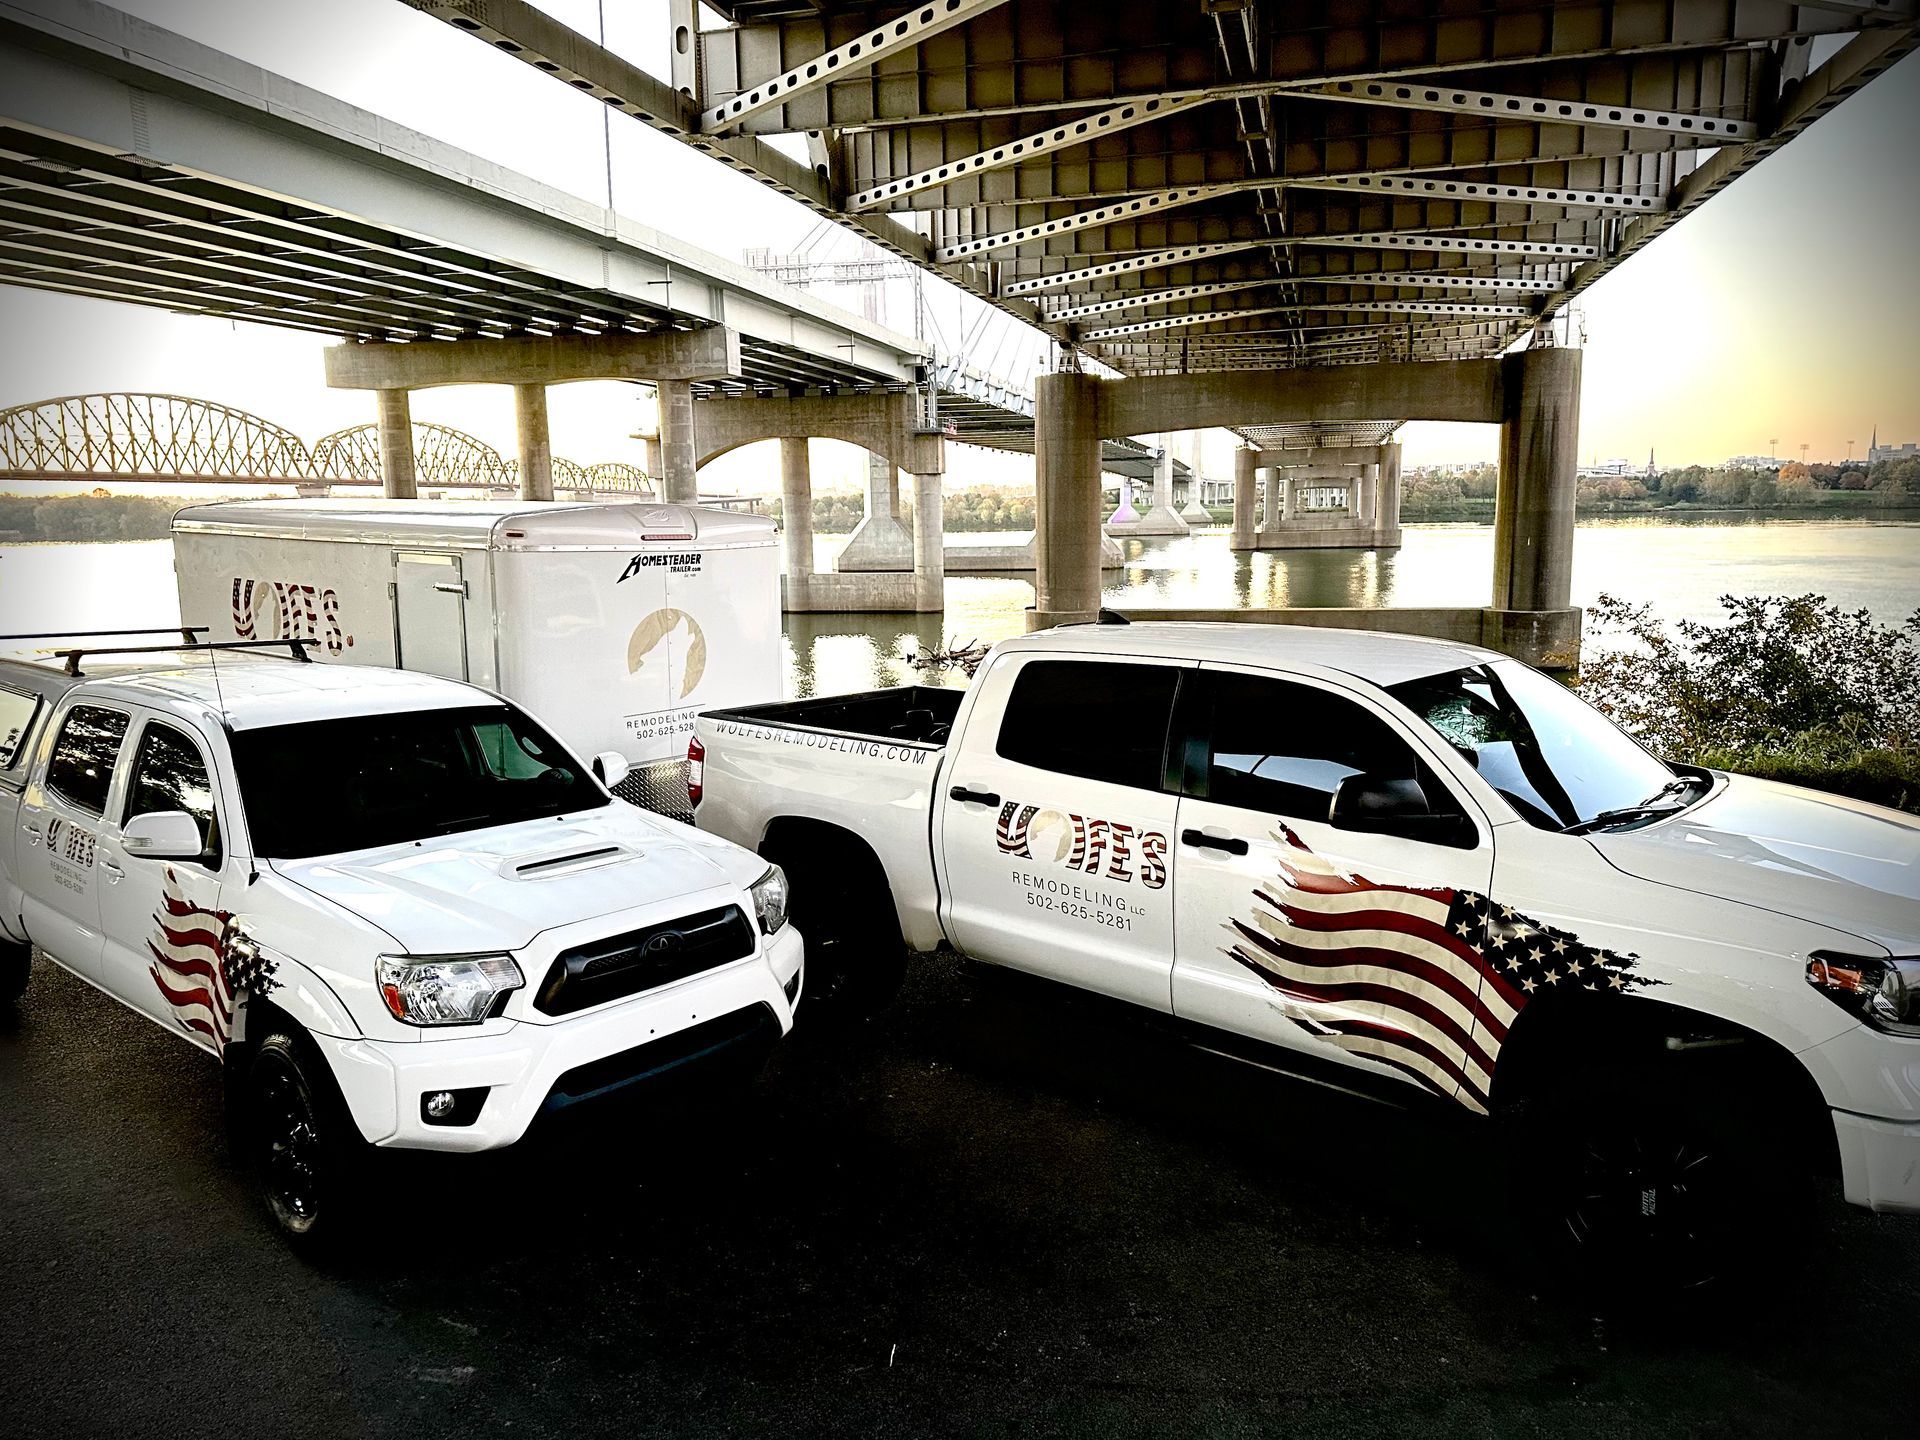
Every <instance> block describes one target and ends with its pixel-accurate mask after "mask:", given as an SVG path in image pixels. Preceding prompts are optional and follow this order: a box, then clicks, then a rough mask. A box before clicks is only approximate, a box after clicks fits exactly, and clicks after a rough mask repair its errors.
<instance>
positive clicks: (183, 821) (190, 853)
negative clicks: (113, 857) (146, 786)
mask: <svg viewBox="0 0 1920 1440" xmlns="http://www.w3.org/2000/svg"><path fill="white" fill-rule="evenodd" d="M120 848H121V849H123V850H125V851H126V852H127V854H129V855H131V856H133V857H135V858H136V859H140V860H198V859H199V858H200V857H201V856H202V855H204V854H206V853H207V840H206V837H205V836H204V835H202V834H201V833H200V822H199V821H198V820H196V819H194V818H193V816H191V815H189V814H188V813H187V812H186V811H184V810H149V811H148V812H147V813H146V814H145V815H136V816H134V817H133V818H132V819H131V820H129V821H127V824H126V828H125V829H123V830H122V831H121V832H120Z"/></svg>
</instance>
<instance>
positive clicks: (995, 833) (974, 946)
mask: <svg viewBox="0 0 1920 1440" xmlns="http://www.w3.org/2000/svg"><path fill="white" fill-rule="evenodd" d="M1186 668H1190V667H1187V666H1184V665H1182V664H1181V663H1179V662H1175V661H1139V660H1133V659H1126V660H1120V659H1112V660H1110V659H1106V658H1104V657H1096V656H1086V657H1074V658H1072V659H1060V658H1054V657H1052V656H1046V657H1042V656H1026V655H1014V656H1010V657H1008V659H1007V660H1003V661H1001V662H1000V663H998V664H996V665H994V666H993V667H992V668H991V669H990V670H989V671H988V672H987V674H985V675H983V676H982V677H981V678H980V680H979V681H978V682H977V683H978V684H979V685H980V686H981V687H982V688H981V693H980V695H979V696H977V697H976V699H975V701H974V713H975V714H977V715H981V716H983V717H984V716H992V715H996V714H997V715H999V716H1000V727H999V733H998V734H997V735H976V734H975V733H973V729H972V726H969V728H968V730H967V732H966V733H964V734H963V735H962V736H961V743H960V749H959V751H958V753H956V754H955V755H954V757H953V759H952V761H951V763H950V765H949V767H948V773H947V775H945V776H944V777H943V778H942V779H941V781H940V784H941V787H942V790H941V794H940V795H939V796H938V797H937V798H936V808H937V813H938V815H939V817H940V831H939V836H938V841H939V854H940V857H941V862H942V866H943V873H944V880H945V884H944V887H943V892H944V895H945V897H946V900H945V903H946V907H947V910H946V921H947V925H946V928H947V933H948V935H950V936H951V937H952V939H953V942H954V944H956V945H957V946H958V947H959V948H960V949H961V950H962V951H964V952H965V953H967V954H969V955H972V956H975V957H977V958H979V959H982V960H990V961H993V962H995V963H998V964H1001V965H1010V966H1014V967H1016V968H1018V969H1022V970H1030V971H1033V972H1034V973H1036V974H1040V975H1046V976H1049V977H1051V978H1053V979H1056V980H1063V981H1066V982H1067V983H1068V984H1071V985H1078V986H1080V987H1082V988H1084V989H1088V990H1097V991H1099V992H1101V993H1103V994H1107V995H1113V996H1117V997H1119V998H1121V999H1124V1000H1131V1001H1133V1002H1135V1003H1136V1004H1141V1005H1148V1006H1151V1007H1152V1008H1154V1009H1156V1010H1161V1011H1165V1010H1166V1009H1167V1008H1168V1006H1169V1003H1170V1000H1169V996H1170V986H1171V977H1172V970H1173V899H1174V887H1173V885H1172V883H1171V879H1172V877H1171V875H1170V860H1171V856H1170V854H1169V848H1168V847H1169V841H1170V837H1171V835H1172V833H1173V821H1174V808H1175V803H1176V801H1175V796H1174V794H1173V791H1172V788H1171V787H1170V785H1169V783H1168V776H1167V768H1166V766H1167V755H1166V747H1167V732H1168V728H1169V724H1170V722H1171V719H1172V715H1173V699H1174V691H1175V689H1176V687H1177V685H1178V684H1179V680H1180V676H1181V673H1182V671H1183V670H1184V669H1186Z"/></svg>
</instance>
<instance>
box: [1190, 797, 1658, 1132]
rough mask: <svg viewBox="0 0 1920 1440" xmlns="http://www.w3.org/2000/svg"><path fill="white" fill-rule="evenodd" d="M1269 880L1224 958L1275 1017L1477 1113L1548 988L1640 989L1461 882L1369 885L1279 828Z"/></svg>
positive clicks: (1619, 959) (1628, 969)
mask: <svg viewBox="0 0 1920 1440" xmlns="http://www.w3.org/2000/svg"><path fill="white" fill-rule="evenodd" d="M1275 838H1276V839H1278V840H1279V841H1280V842H1281V843H1282V845H1283V846H1285V847H1286V848H1285V850H1284V851H1283V856H1282V859H1281V862H1280V874H1279V875H1278V876H1276V877H1275V881H1274V883H1273V884H1271V885H1267V886H1262V887H1261V888H1259V889H1257V890H1255V891H1254V892H1253V901H1254V904H1253V911H1252V915H1251V919H1250V921H1247V920H1239V919H1235V920H1233V921H1231V922H1230V925H1231V931H1232V934H1233V937H1234V938H1233V943H1232V944H1231V945H1230V946H1229V947H1228V949H1227V952H1226V953H1227V954H1228V955H1229V956H1231V957H1232V958H1233V959H1234V960H1236V961H1238V962H1239V963H1240V964H1242V965H1245V966H1246V967H1247V968H1248V969H1250V970H1252V971H1253V972H1254V973H1255V974H1257V975H1259V976H1260V978H1261V979H1263V980H1265V981H1266V982H1267V983H1268V984H1269V985H1271V986H1272V987H1273V989H1274V991H1275V993H1276V995H1278V996H1279V997H1280V998H1281V1001H1282V1005H1283V1008H1284V1009H1285V1012H1286V1015H1287V1018H1288V1019H1290V1020H1292V1021H1293V1022H1294V1023H1295V1024H1297V1025H1299V1026H1301V1027H1302V1028H1303V1029H1305V1030H1307V1031H1308V1032H1309V1033H1310V1034H1312V1035H1314V1036H1315V1037H1316V1038H1318V1039H1320V1040H1322V1041H1324V1042H1326V1043H1327V1044H1329V1045H1332V1046H1335V1047H1337V1048H1339V1049H1341V1050H1344V1051H1346V1052H1347V1053H1349V1054H1352V1055H1358V1056H1364V1057H1365V1058H1367V1059H1370V1060H1375V1061H1378V1062H1379V1063H1381V1064H1383V1065H1389V1066H1392V1067H1393V1068H1394V1069H1396V1070H1399V1071H1401V1072H1403V1073H1404V1074H1406V1075H1407V1076H1409V1077H1410V1078H1411V1079H1413V1080H1414V1081H1415V1082H1416V1083H1418V1084H1420V1085H1422V1086H1424V1087H1425V1088H1426V1089H1428V1090H1431V1091H1432V1092H1433V1093H1435V1094H1436V1095H1441V1096H1445V1097H1447V1098H1450V1099H1453V1100H1457V1101H1458V1102H1459V1103H1460V1104H1462V1105H1465V1106H1466V1107H1467V1108H1468V1109H1470V1110H1474V1111H1478V1112H1479V1113H1481V1114H1485V1113H1486V1111H1487V1107H1488V1103H1489V1102H1488V1097H1489V1096H1490V1095H1491V1094H1492V1091H1493V1069H1494V1065H1495V1064H1496V1063H1497V1062H1498V1060H1499V1058H1500V1047H1501V1045H1502V1044H1503V1043H1505V1041H1506V1037H1507V1031H1508V1030H1509V1029H1510V1028H1511V1026H1512V1025H1513V1022H1514V1020H1515V1018H1516V1017H1517V1016H1518V1015H1519V1013H1520V1012H1521V1010H1523V1009H1525V1008H1526V1006H1527V1004H1528V1003H1529V1002H1530V1001H1532V1000H1533V999H1535V998H1537V997H1539V996H1541V995H1546V994H1552V993H1555V992H1557V991H1570V990H1595V991H1601V990H1612V991H1624V990H1628V989H1632V988H1635V987H1638V986H1642V985H1648V984H1653V983H1656V982H1653V981H1650V980H1648V979H1646V978H1645V977H1643V976H1640V975H1636V974H1634V973H1633V970H1634V967H1635V965H1636V964H1637V963H1638V960H1639V957H1638V956H1634V955H1621V954H1618V953H1616V952H1614V951H1611V950H1596V949H1594V948H1592V947H1590V946H1587V945H1583V944H1581V943H1580V940H1579V938H1578V937H1577V936H1574V935H1572V934H1569V933H1568V932H1567V931H1564V930H1556V929H1554V928H1553V927H1552V926H1550V925H1543V924H1541V923H1540V922H1539V921H1537V920H1534V919H1532V918H1531V917H1529V916H1526V915H1522V914H1520V913H1519V912H1517V911H1516V910H1514V908H1513V907H1512V906H1510V905H1501V904H1498V903H1496V902H1495V901H1493V900H1492V899H1490V898H1489V897H1487V896H1485V895H1480V894H1476V893H1475V892H1473V891H1471V890H1452V889H1414V888H1410V887H1407V886H1400V885H1375V884H1374V883H1372V882H1371V881H1369V880H1367V879H1365V878H1363V877H1361V876H1358V875H1350V874H1347V873H1345V872H1343V871H1341V870H1340V869H1339V868H1338V867H1336V866H1334V865H1332V864H1330V863H1329V862H1328V861H1326V860H1325V859H1323V858H1322V857H1320V856H1318V855H1316V854H1314V853H1313V851H1312V850H1310V849H1309V848H1308V847H1307V846H1306V845H1305V844H1304V843H1303V842H1302V841H1301V839H1300V838H1299V836H1297V835H1295V834H1294V833H1293V832H1292V831H1291V830H1289V829H1287V828H1286V827H1285V826H1281V827H1279V829H1278V830H1277V831H1276V832H1275Z"/></svg>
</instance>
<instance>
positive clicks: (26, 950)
mask: <svg viewBox="0 0 1920 1440" xmlns="http://www.w3.org/2000/svg"><path fill="white" fill-rule="evenodd" d="M32 975H33V947H32V946H31V945H16V944H14V943H13V942H12V941H10V940H8V941H0V1005H12V1004H14V1003H15V1002H17V1001H18V1000H19V999H20V997H21V996H22V995H24V994H26V991H27V981H28V980H29V979H30V978H31V977H32Z"/></svg>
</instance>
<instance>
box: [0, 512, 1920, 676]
mask: <svg viewBox="0 0 1920 1440" xmlns="http://www.w3.org/2000/svg"><path fill="white" fill-rule="evenodd" d="M1026 538H1027V537H1026V536H1024V535H1015V534H1006V533H996V534H979V535H971V534H969V535H954V536H950V537H949V545H950V548H953V549H956V550H957V549H961V548H963V547H965V546H967V545H980V544H995V545H1004V544H1008V543H1011V542H1014V541H1024V540H1025V539H1026ZM1405 540H1406V543H1405V546H1404V548H1402V549H1401V550H1400V551H1399V552H1397V553H1395V552H1391V551H1343V550H1320V551H1298V550H1296V551H1269V552H1266V553H1263V554H1252V555H1248V554H1235V553H1234V552H1233V551H1231V550H1229V549H1228V548H1227V533H1226V531H1225V529H1224V528H1218V529H1212V530H1206V531H1200V532H1196V533H1195V534H1193V535H1190V536H1184V537H1181V538H1178V539H1151V540H1148V539H1138V538H1135V539H1128V540H1126V541H1123V542H1122V548H1123V549H1124V550H1125V551H1126V555H1127V564H1126V569H1125V571H1124V572H1109V579H1108V584H1107V588H1106V595H1105V601H1106V603H1107V604H1108V605H1111V606H1114V607H1115V608H1117V609H1120V610H1125V609H1127V608H1128V607H1129V606H1134V607H1143V608H1151V607H1155V606H1180V607H1212V608H1221V607H1234V606H1262V607H1264V606H1295V605H1301V606H1307V605H1484V604H1486V603H1487V602H1488V600H1489V598H1490V595H1491V589H1492V573H1493V532H1492V531H1491V530H1490V529H1488V528H1487V527H1485V526H1474V525H1410V526H1408V527H1406V532H1405ZM845 543H846V541H845V537H843V536H822V537H820V539H819V542H818V545H817V547H816V548H817V556H818V562H817V563H818V565H819V567H820V568H821V569H829V568H831V566H832V562H833V556H834V555H835V554H837V553H838V551H839V549H840V547H841V546H842V545H844V544H845ZM1809 591H1811V592H1814V593H1817V594H1821V595H1825V596H1826V597H1827V598H1828V599H1829V600H1831V601H1833V602H1834V603H1836V604H1838V605H1841V606H1844V607H1846V608H1848V609H1855V608H1863V609H1866V610H1868V611H1870V612H1872V614H1873V616H1874V617H1875V619H1877V620H1879V621H1880V622H1881V623H1883V624H1895V623H1898V622H1899V621H1901V620H1904V619H1905V618H1906V617H1907V616H1909V615H1911V614H1912V613H1913V612H1914V611H1915V610H1916V609H1917V608H1920V524H1912V523H1908V524H1875V523H1857V524H1825V523H1813V522H1806V521H1784V522H1783V521H1774V522H1765V521H1758V522H1753V523H1748V524H1738V523H1735V524H1729V523H1727V522H1725V521H1721V520H1715V521H1703V522H1686V521H1681V522H1675V521H1633V520H1625V521H1593V522H1587V523H1583V524H1582V525H1581V526H1580V527H1579V529H1578V530H1577V531H1576V532H1575V540H1574V572H1573V598H1574V603H1575V604H1581V605H1584V604H1591V603H1592V601H1593V600H1594V599H1595V598H1596V597H1598V596H1599V595H1601V594H1602V593H1606V594H1611V595H1617V596H1619V597H1620V598H1622V599H1624V600H1629V601H1633V602H1636V603H1641V602H1644V603H1646V604H1650V605H1651V606H1652V607H1653V608H1654V610H1655V612H1656V613H1657V614H1659V615H1661V616H1663V617H1665V618H1667V619H1697V620H1712V619H1715V618H1716V617H1718V615H1719V614H1720V609H1719V606H1718V604H1717V600H1718V597H1719V596H1721V595H1726V594H1733V595H1796V594H1803V593H1806V592H1809ZM1032 604H1033V586H1032V585H1031V584H1030V583H1029V582H1028V581H1027V580H1026V579H1023V578H1021V577H1019V576H1012V575H1005V576H957V575H956V576H949V577H948V580H947V611H946V614H945V615H944V616H938V615H928V616H915V615H898V616H893V615H790V616H788V617H787V620H786V639H787V645H786V692H787V694H788V696H790V697H799V696H805V695H811V694H816V693H817V694H828V693H832V692H834V691H839V690H860V689H868V688H871V687H873V686H878V685H896V684H905V683H908V682H910V681H913V680H914V679H916V678H918V677H917V676H916V674H915V672H914V671H913V669H912V668H911V667H910V666H909V665H907V663H906V659H905V657H906V656H907V655H909V654H911V653H912V652H913V651H914V650H916V649H917V648H919V647H921V646H927V645H936V646H937V645H939V644H941V643H943V641H945V640H958V641H962V642H964V641H968V640H975V639H978V640H982V641H988V642H991V641H994V640H1001V639H1004V638H1006V637H1007V636H1009V635H1017V634H1019V633H1021V632H1022V631H1023V630H1024V629H1025V628H1026V620H1025V611H1026V609H1027V607H1028V606H1030V605H1032ZM178 619H179V603H178V599H177V596H176V593H175V589H174V576H173V545H172V543H171V542H170V541H166V540H154V541H132V542H127V543H124V544H117V545H14V546H0V633H14V632H19V631H38V630H50V629H55V628H62V627H64V628H67V629H77V630H85V629H103V628H106V627H108V626H112V625H142V626H153V625H169V624H173V623H175V622H176V621H178ZM955 678H956V679H957V677H955Z"/></svg>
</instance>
